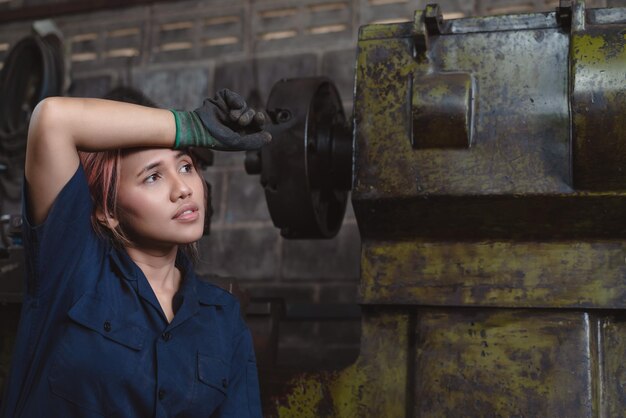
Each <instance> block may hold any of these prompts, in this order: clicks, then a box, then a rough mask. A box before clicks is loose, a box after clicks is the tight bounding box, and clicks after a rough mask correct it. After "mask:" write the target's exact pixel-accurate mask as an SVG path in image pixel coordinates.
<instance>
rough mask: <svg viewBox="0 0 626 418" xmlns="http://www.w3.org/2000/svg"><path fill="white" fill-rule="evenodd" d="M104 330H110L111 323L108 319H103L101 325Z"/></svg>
mask: <svg viewBox="0 0 626 418" xmlns="http://www.w3.org/2000/svg"><path fill="white" fill-rule="evenodd" d="M103 328H104V330H105V331H106V332H109V331H111V323H110V322H109V321H104V326H103Z"/></svg>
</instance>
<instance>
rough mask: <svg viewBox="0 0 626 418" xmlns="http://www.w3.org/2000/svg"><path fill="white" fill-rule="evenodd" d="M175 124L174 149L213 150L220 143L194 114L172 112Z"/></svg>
mask: <svg viewBox="0 0 626 418" xmlns="http://www.w3.org/2000/svg"><path fill="white" fill-rule="evenodd" d="M170 112H172V114H173V115H174V121H175V122H176V139H175V140H174V148H175V149H180V148H187V147H207V148H215V147H216V146H218V145H220V143H219V142H218V141H217V140H216V139H215V138H214V137H213V136H211V134H210V133H209V131H208V130H207V129H206V128H205V127H204V125H203V124H202V121H201V120H200V118H199V117H198V115H197V114H196V112H187V111H179V110H172V109H170Z"/></svg>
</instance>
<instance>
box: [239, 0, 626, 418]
mask: <svg viewBox="0 0 626 418" xmlns="http://www.w3.org/2000/svg"><path fill="white" fill-rule="evenodd" d="M355 77H356V86H355V97H354V116H353V130H352V135H350V130H349V128H347V127H346V123H345V121H344V119H343V116H342V112H341V110H340V108H339V107H338V105H337V103H338V100H337V98H336V93H335V92H334V89H333V88H332V85H331V84H329V82H328V80H304V81H303V80H300V81H298V80H291V81H284V82H282V83H287V84H289V83H291V84H290V86H291V88H285V86H282V87H281V85H279V86H278V87H277V88H278V89H279V94H278V96H280V97H274V98H273V99H270V103H269V104H268V112H269V113H270V115H272V118H273V121H274V122H275V123H274V126H272V128H271V129H272V130H273V132H274V136H275V141H274V142H273V143H272V144H270V145H269V146H267V147H266V148H265V149H264V150H263V151H262V152H261V153H260V154H256V155H250V156H249V161H248V164H247V165H248V167H249V172H251V173H260V174H261V180H262V184H263V186H264V187H265V190H266V194H267V198H268V203H269V207H270V211H271V212H272V216H273V218H274V221H275V223H276V224H277V226H278V227H280V228H281V230H282V232H283V235H285V236H286V237H296V238H297V237H311V236H314V235H317V236H321V237H327V236H331V235H332V234H333V233H334V232H336V230H337V229H338V228H337V222H339V224H340V223H341V218H342V216H343V208H344V207H345V195H346V193H347V190H348V189H349V188H350V187H349V186H350V185H349V184H348V185H346V182H345V172H346V171H348V172H351V173H352V203H353V206H354V210H355V214H356V218H357V222H358V225H359V229H360V233H361V237H362V252H361V253H362V257H361V285H360V302H361V304H362V313H363V320H362V337H361V338H362V340H361V352H360V356H359V358H358V359H357V361H356V362H355V363H354V364H352V365H351V366H349V367H347V368H345V369H343V370H338V371H336V372H325V373H318V374H308V375H305V376H302V377H301V378H298V379H296V380H294V381H293V382H292V389H291V392H290V394H289V395H288V396H286V397H282V398H280V399H277V400H276V402H275V409H274V410H273V411H270V412H269V414H270V415H269V416H280V417H300V418H305V417H405V416H406V417H414V416H420V417H422V416H423V417H458V416H471V417H478V416H524V417H539V416H541V417H574V416H576V417H617V416H624V414H625V411H626V366H625V365H624V358H625V357H626V9H624V8H614V9H609V8H607V9H586V8H585V3H584V2H583V1H571V2H570V1H562V2H561V4H560V6H559V7H558V8H557V10H556V11H554V12H547V13H534V14H516V15H506V16H493V17H485V18H463V19H457V20H449V21H446V20H444V19H443V18H442V15H441V13H440V10H439V8H438V7H437V6H435V5H429V6H427V7H426V9H425V10H420V11H417V12H416V13H415V19H414V21H413V22H412V23H398V24H386V25H369V26H364V27H362V28H361V30H360V34H359V42H358V50H357V59H356V75H355ZM295 87H298V89H295ZM296 95H298V97H296ZM320 115H324V117H320ZM331 115H338V116H334V117H331ZM298 124H299V125H298ZM285 125H288V126H285ZM296 125H297V126H299V128H298V129H295V128H293V127H294V126H296ZM292 128H293V129H292ZM346 147H347V149H348V151H347V155H348V156H347V157H346ZM320 150H323V153H322V154H321V155H320ZM281 161H282V162H281ZM320 167H322V168H323V169H320ZM322 173H333V174H332V175H330V176H328V175H327V176H325V175H323V174H322ZM280 179H283V180H282V181H281V180H280ZM294 182H299V183H298V184H299V188H297V190H298V193H295V192H294V190H296V189H295V188H294V186H293V184H294ZM276 202H280V203H279V204H277V203H276ZM338 218H339V221H337V219H338Z"/></svg>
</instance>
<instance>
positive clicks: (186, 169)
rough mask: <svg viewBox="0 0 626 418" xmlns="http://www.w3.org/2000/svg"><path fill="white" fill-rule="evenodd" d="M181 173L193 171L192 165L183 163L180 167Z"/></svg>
mask: <svg viewBox="0 0 626 418" xmlns="http://www.w3.org/2000/svg"><path fill="white" fill-rule="evenodd" d="M180 171H181V173H191V172H192V171H193V165H191V164H184V165H183V166H182V167H181V168H180Z"/></svg>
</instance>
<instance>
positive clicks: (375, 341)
mask: <svg viewBox="0 0 626 418" xmlns="http://www.w3.org/2000/svg"><path fill="white" fill-rule="evenodd" d="M409 326H410V322H409V315H408V314H407V313H406V312H403V311H402V310H391V311H389V310H387V311H379V310H376V309H374V310H371V311H368V310H366V311H364V313H363V329H362V336H361V353H360V356H359V359H358V360H357V361H356V362H355V363H354V364H353V365H351V366H350V367H348V368H346V369H343V370H340V371H337V372H324V373H314V374H307V375H304V376H302V377H300V378H298V379H296V380H294V381H293V382H291V385H292V388H293V389H292V390H291V391H290V394H289V395H288V396H287V398H286V399H280V400H277V408H276V411H277V412H276V415H275V416H279V417H281V418H306V417H337V418H339V417H341V418H359V417H402V416H405V415H406V408H407V402H408V399H407V393H406V387H407V378H408V373H409V370H408V368H407V365H408V348H409V347H408V346H409V335H410V333H412V330H411V329H410V328H409Z"/></svg>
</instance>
